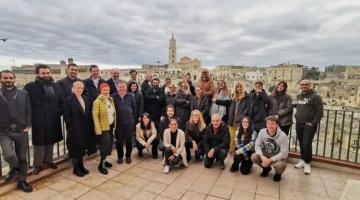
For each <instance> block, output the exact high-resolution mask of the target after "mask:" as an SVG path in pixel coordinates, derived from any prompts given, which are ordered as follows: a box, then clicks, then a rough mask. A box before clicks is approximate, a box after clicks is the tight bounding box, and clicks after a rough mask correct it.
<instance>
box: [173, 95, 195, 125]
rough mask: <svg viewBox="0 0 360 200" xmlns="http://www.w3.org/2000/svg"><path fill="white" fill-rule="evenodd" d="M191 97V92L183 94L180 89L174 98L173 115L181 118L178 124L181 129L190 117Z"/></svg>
mask: <svg viewBox="0 0 360 200" xmlns="http://www.w3.org/2000/svg"><path fill="white" fill-rule="evenodd" d="M191 98H192V96H191V94H184V93H183V92H182V91H179V92H178V93H177V95H176V97H175V98H174V106H175V116H176V117H178V118H180V119H181V124H179V128H180V129H181V130H183V131H184V130H185V125H186V122H187V121H188V120H189V118H190V113H191V111H190V101H191Z"/></svg>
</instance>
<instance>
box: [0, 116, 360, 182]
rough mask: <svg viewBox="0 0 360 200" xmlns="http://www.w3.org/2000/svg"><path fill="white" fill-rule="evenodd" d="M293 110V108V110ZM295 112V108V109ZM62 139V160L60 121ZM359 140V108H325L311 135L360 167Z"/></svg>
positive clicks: (293, 145)
mask: <svg viewBox="0 0 360 200" xmlns="http://www.w3.org/2000/svg"><path fill="white" fill-rule="evenodd" d="M294 111H295V110H294ZM294 113H295V112H294ZM62 127H63V131H62V132H63V136H64V140H62V141H61V142H58V143H56V144H55V145H54V159H55V160H58V161H62V160H64V159H65V155H66V154H67V147H66V144H65V140H66V131H65V130H66V129H65V123H64V122H62ZM30 139H31V133H30V135H29V147H28V155H27V157H28V165H29V168H32V167H33V166H32V163H33V150H32V149H33V146H32V142H31V140H30ZM359 141H360V112H355V111H346V110H328V109H325V110H324V116H323V118H322V119H321V121H320V124H319V126H318V129H317V134H316V135H315V137H314V139H313V143H312V145H313V155H314V156H316V157H320V158H325V159H330V160H333V161H340V162H343V163H345V164H346V163H349V164H352V165H354V164H355V165H356V166H357V167H359V168H360V160H359V159H360V156H359ZM289 150H290V152H291V153H299V152H300V147H299V144H298V141H297V139H296V131H295V125H293V126H292V128H291V129H290V133H289ZM8 171H9V167H8V165H7V163H6V162H4V160H3V157H2V154H1V155H0V176H1V177H2V176H3V175H4V174H6V173H7V172H8Z"/></svg>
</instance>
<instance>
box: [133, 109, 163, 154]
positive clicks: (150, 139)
mask: <svg viewBox="0 0 360 200" xmlns="http://www.w3.org/2000/svg"><path fill="white" fill-rule="evenodd" d="M156 136H157V131H156V128H155V124H154V122H152V120H151V119H150V115H149V113H143V114H142V116H141V121H140V123H138V124H137V125H136V147H137V149H138V156H139V157H142V156H143V149H146V150H147V151H150V149H151V153H152V157H153V158H154V159H156V158H157V157H158V150H157V146H158V144H159V139H158V138H157V137H156Z"/></svg>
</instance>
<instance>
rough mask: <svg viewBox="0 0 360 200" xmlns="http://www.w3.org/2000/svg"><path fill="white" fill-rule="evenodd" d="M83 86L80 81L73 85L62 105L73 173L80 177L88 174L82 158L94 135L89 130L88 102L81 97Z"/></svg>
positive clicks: (90, 120)
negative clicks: (70, 93) (70, 92)
mask: <svg viewBox="0 0 360 200" xmlns="http://www.w3.org/2000/svg"><path fill="white" fill-rule="evenodd" d="M83 90H84V84H83V83H82V82H80V81H78V82H75V83H74V85H73V89H72V91H73V94H72V95H71V96H69V97H68V98H67V99H66V100H65V103H64V120H65V122H66V130H67V140H66V144H67V148H68V150H69V157H70V159H71V161H72V164H73V167H74V169H73V173H74V174H75V175H76V176H79V177H82V176H84V175H85V174H88V173H89V170H87V169H86V168H85V167H84V163H83V157H84V155H85V154H86V150H87V149H88V148H89V144H91V143H92V142H89V141H90V140H93V138H94V135H93V134H92V133H93V131H92V130H91V127H92V125H91V124H92V118H91V107H90V103H89V100H88V99H87V98H86V97H84V96H82V95H81V94H82V92H83Z"/></svg>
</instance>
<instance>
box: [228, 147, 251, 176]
mask: <svg viewBox="0 0 360 200" xmlns="http://www.w3.org/2000/svg"><path fill="white" fill-rule="evenodd" d="M246 154H247V158H246V159H245V157H244V155H243V154H236V155H234V160H233V166H234V167H235V168H236V169H239V168H238V167H239V165H240V163H241V165H240V172H241V173H242V174H244V175H247V174H249V173H250V170H251V167H252V166H253V162H252V161H251V155H252V154H253V152H251V151H248V152H247V153H246Z"/></svg>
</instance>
